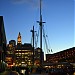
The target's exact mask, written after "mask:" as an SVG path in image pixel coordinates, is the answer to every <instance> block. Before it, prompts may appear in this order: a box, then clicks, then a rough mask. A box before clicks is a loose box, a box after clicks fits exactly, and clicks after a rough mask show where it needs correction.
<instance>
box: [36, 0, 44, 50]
mask: <svg viewBox="0 0 75 75" xmlns="http://www.w3.org/2000/svg"><path fill="white" fill-rule="evenodd" d="M41 3H42V0H40V21H37V22H38V23H39V25H40V48H41V49H42V24H43V23H45V22H42V12H41V9H42V8H41Z"/></svg>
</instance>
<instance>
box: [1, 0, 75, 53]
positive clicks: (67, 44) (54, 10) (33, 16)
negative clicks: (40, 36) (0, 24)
mask: <svg viewBox="0 0 75 75" xmlns="http://www.w3.org/2000/svg"><path fill="white" fill-rule="evenodd" d="M0 16H3V18H4V26H5V31H6V38H7V43H9V41H10V40H16V42H17V36H18V33H19V32H20V33H21V36H22V43H31V37H32V33H31V32H30V30H31V29H32V27H33V25H34V27H35V30H36V31H37V32H38V29H39V24H38V23H37V22H36V21H39V20H40V15H39V0H0ZM42 19H43V21H45V22H46V23H45V24H44V30H45V34H46V35H47V36H48V37H47V38H48V39H47V41H48V48H49V49H52V50H53V53H56V52H59V51H62V50H65V49H68V48H71V47H74V46H75V43H74V42H75V39H74V38H75V35H74V32H75V30H74V23H75V21H74V0H42ZM38 46H39V42H38ZM43 46H44V40H43ZM44 47H45V46H44ZM44 47H43V51H44V52H45V53H47V51H46V49H45V48H44Z"/></svg>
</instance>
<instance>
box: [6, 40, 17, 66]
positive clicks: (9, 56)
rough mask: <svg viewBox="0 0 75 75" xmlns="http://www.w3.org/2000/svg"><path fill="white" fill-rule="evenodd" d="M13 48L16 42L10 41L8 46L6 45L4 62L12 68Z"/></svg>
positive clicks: (13, 60)
mask: <svg viewBox="0 0 75 75" xmlns="http://www.w3.org/2000/svg"><path fill="white" fill-rule="evenodd" d="M15 47H16V41H15V40H10V41H9V44H8V45H7V55H6V62H7V64H8V66H9V67H12V66H13V64H14V63H15Z"/></svg>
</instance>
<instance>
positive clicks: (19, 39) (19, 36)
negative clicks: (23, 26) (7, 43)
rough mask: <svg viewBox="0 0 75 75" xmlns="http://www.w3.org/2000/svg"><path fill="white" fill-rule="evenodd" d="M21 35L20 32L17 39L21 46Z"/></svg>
mask: <svg viewBox="0 0 75 75" xmlns="http://www.w3.org/2000/svg"><path fill="white" fill-rule="evenodd" d="M21 43H22V42H21V34H20V32H19V34H18V37H17V44H21Z"/></svg>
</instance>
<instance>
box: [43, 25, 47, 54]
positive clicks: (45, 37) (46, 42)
mask: <svg viewBox="0 0 75 75" xmlns="http://www.w3.org/2000/svg"><path fill="white" fill-rule="evenodd" d="M43 37H44V39H45V43H46V49H47V53H48V44H47V40H46V35H45V31H44V26H43Z"/></svg>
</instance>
